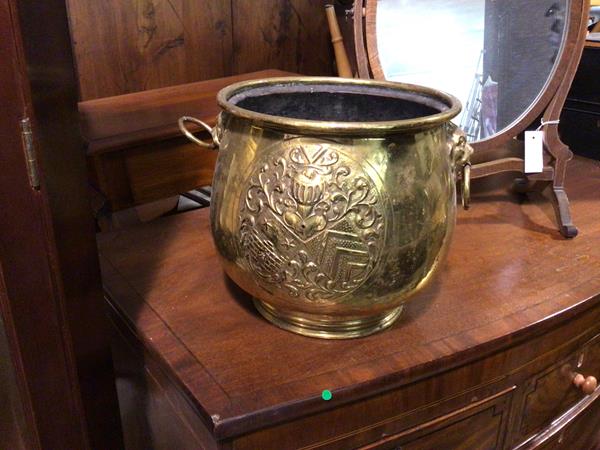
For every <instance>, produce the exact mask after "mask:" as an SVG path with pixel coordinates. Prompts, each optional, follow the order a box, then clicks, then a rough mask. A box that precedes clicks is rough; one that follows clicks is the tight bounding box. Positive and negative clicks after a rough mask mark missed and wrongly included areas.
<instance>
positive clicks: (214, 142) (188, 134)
mask: <svg viewBox="0 0 600 450" xmlns="http://www.w3.org/2000/svg"><path fill="white" fill-rule="evenodd" d="M186 122H192V123H195V124H196V125H200V126H201V127H202V128H204V129H205V130H206V131H208V132H209V133H210V136H211V138H212V141H211V142H206V141H203V140H201V139H198V138H197V137H196V136H194V135H193V133H192V132H191V131H190V130H188V129H187V128H186V126H185V123H186ZM177 124H178V125H179V129H180V130H181V132H182V133H183V134H184V135H185V137H187V138H188V139H189V140H190V141H192V142H193V143H194V144H197V145H199V146H200V147H205V148H210V149H215V148H218V147H219V140H218V139H217V138H216V136H215V133H214V130H213V128H212V127H210V126H209V125H207V124H206V123H205V122H202V121H201V120H200V119H196V118H195V117H189V116H183V117H180V118H179V120H178V121H177Z"/></svg>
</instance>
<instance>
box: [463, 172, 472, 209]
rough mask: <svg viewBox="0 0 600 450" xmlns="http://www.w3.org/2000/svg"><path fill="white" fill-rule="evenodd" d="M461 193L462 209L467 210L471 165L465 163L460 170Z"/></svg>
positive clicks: (469, 198)
mask: <svg viewBox="0 0 600 450" xmlns="http://www.w3.org/2000/svg"><path fill="white" fill-rule="evenodd" d="M461 185H462V193H461V200H462V206H463V208H464V209H465V210H466V209H469V207H470V206H471V163H470V162H467V163H466V164H465V165H463V168H462V182H461Z"/></svg>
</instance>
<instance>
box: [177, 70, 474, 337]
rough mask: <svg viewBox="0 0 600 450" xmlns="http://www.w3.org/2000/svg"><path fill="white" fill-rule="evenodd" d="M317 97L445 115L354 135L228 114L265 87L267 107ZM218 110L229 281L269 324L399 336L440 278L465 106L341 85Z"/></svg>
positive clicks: (430, 93) (463, 159)
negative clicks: (409, 106) (393, 97)
mask: <svg viewBox="0 0 600 450" xmlns="http://www.w3.org/2000/svg"><path fill="white" fill-rule="evenodd" d="M311 85H314V86H317V85H319V86H323V85H332V86H336V87H339V86H342V87H343V89H346V88H348V89H351V92H353V91H352V89H362V88H365V89H367V91H368V90H369V89H374V88H378V87H379V88H381V87H385V88H386V89H388V88H392V89H394V90H398V91H401V93H402V94H403V93H406V94H407V98H410V99H411V101H417V100H415V98H419V97H418V96H417V97H415V96H412V97H411V94H414V93H421V94H424V95H426V96H427V98H430V99H431V102H433V103H436V102H437V103H436V104H438V105H445V106H444V107H443V108H441V110H440V111H439V112H437V113H435V114H431V115H428V116H426V117H416V118H411V119H405V120H397V121H388V122H364V123H357V122H326V121H312V120H301V119H295V118H290V117H279V116H270V115H267V114H260V113H257V112H254V111H250V110H247V109H243V108H240V107H239V106H237V105H236V104H234V102H232V101H231V98H232V97H235V96H236V95H240V93H242V94H243V93H245V92H250V93H252V90H255V89H257V88H258V89H264V88H267V91H265V92H263V91H261V95H269V92H273V90H274V91H275V92H278V93H285V92H286V90H290V91H291V90H294V89H304V88H307V87H308V88H310V87H311ZM271 88H272V89H273V90H268V89H271ZM218 101H219V104H220V105H221V107H222V108H223V110H224V111H223V112H222V113H221V115H220V117H219V120H218V125H217V126H216V127H215V130H213V131H212V132H211V134H212V135H213V137H215V138H217V139H218V140H219V142H220V144H219V150H220V152H219V157H218V161H217V166H216V171H215V177H214V182H213V198H212V205H211V225H212V232H213V237H214V240H215V244H216V246H217V249H218V251H219V254H220V255H221V258H222V262H223V266H224V268H225V271H226V273H227V274H228V275H229V277H231V279H233V281H235V282H236V283H237V284H238V285H239V286H241V287H242V288H243V289H244V290H245V291H247V292H249V293H250V294H251V295H252V296H254V297H255V299H256V301H255V302H256V305H257V309H258V310H259V311H260V312H261V314H262V315H263V316H264V317H265V318H267V319H268V320H269V321H271V322H273V323H274V324H276V325H278V326H280V327H282V328H285V329H288V330H290V331H294V332H296V333H300V334H304V335H308V336H313V337H321V338H351V337H358V336H365V335H367V334H371V333H373V332H376V331H378V330H381V329H383V328H385V327H387V326H389V325H391V324H392V323H393V322H394V320H395V319H396V318H397V317H398V316H399V315H400V312H401V310H402V307H403V304H404V303H405V302H406V301H407V300H408V298H409V297H410V296H411V295H413V294H414V293H415V292H417V291H418V290H419V289H421V288H422V287H423V286H424V285H425V284H426V283H427V282H428V281H429V280H430V279H431V277H432V276H433V274H434V273H435V272H436V269H437V267H438V266H439V264H440V262H441V261H442V260H443V258H444V255H445V254H446V251H447V248H448V244H449V242H450V238H451V235H452V232H453V229H454V224H455V215H456V177H457V172H458V171H460V170H463V167H466V166H467V165H468V161H469V156H470V154H471V149H470V147H469V146H468V145H467V144H466V140H465V139H464V135H463V134H461V132H460V130H458V129H457V128H456V126H454V125H452V124H451V123H450V122H449V121H450V119H451V118H452V117H453V116H455V115H456V114H457V113H458V112H459V110H460V104H459V102H458V101H457V100H456V99H455V98H453V97H451V96H448V95H446V94H442V93H438V92H436V91H434V90H431V89H427V88H422V87H416V86H411V85H403V84H396V83H388V82H376V81H366V80H347V79H339V78H295V79H271V80H259V81H253V82H244V83H239V84H236V85H232V86H230V87H228V88H226V89H224V90H223V91H221V92H220V93H219V95H218ZM427 101H429V100H427ZM373 107H374V108H376V107H377V104H376V103H375V102H374V104H373ZM183 122H184V121H182V122H180V126H181V127H182V131H183V130H185V126H184V124H183ZM202 144H204V146H206V144H207V143H205V142H202ZM466 170H467V172H463V179H465V175H468V169H466ZM466 178H467V179H466V181H467V182H468V177H466ZM465 194H467V195H468V188H467V189H464V190H463V195H465ZM466 201H467V204H468V198H467V199H466Z"/></svg>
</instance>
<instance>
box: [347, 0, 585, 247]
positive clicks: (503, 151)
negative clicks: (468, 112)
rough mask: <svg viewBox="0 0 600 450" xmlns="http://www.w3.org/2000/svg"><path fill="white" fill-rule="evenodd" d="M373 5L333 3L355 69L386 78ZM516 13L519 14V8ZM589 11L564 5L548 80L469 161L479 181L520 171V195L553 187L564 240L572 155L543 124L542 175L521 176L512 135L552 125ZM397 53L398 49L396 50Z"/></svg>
mask: <svg viewBox="0 0 600 450" xmlns="http://www.w3.org/2000/svg"><path fill="white" fill-rule="evenodd" d="M377 1H378V0H354V2H353V6H352V7H351V6H350V5H349V3H350V2H348V1H344V0H337V2H338V10H339V11H340V14H342V15H343V16H346V17H353V22H354V26H353V28H352V30H350V28H349V27H348V26H346V27H342V30H343V31H346V33H348V32H350V31H351V32H352V38H351V39H348V41H349V42H350V45H351V47H350V48H351V53H353V54H354V55H355V57H354V58H352V60H354V61H355V62H356V70H355V71H356V73H357V75H358V76H359V77H361V78H375V79H384V78H385V74H384V72H383V68H382V65H381V62H380V60H379V53H378V47H377V25H376V19H377ZM516 11H517V14H518V8H517V9H516ZM588 11H589V0H578V1H571V2H569V8H568V11H567V12H566V13H565V30H564V43H563V44H564V45H563V46H562V52H561V53H560V54H559V55H558V57H557V62H556V67H555V70H554V71H553V73H552V76H551V78H550V79H549V80H548V82H547V83H546V84H545V86H544V88H543V89H542V90H541V92H540V94H539V96H538V97H537V98H536V99H535V101H534V102H533V103H532V104H531V106H530V108H528V109H527V110H526V111H524V112H523V114H522V115H521V116H520V117H518V119H517V120H515V121H514V122H513V123H512V124H511V125H510V126H508V127H507V128H505V129H503V130H501V131H500V132H499V133H496V134H494V135H492V136H491V137H489V138H486V139H483V140H478V141H475V142H472V143H471V145H472V146H473V148H474V150H475V154H474V155H473V157H472V158H471V162H472V163H473V166H472V169H471V178H473V179H475V178H483V177H487V176H490V175H493V174H496V173H501V172H513V173H514V172H520V173H521V174H522V177H523V178H522V179H519V180H517V183H516V184H515V187H516V188H517V189H519V190H521V191H528V190H532V189H537V188H539V187H540V186H545V185H552V192H553V195H552V197H551V200H552V203H553V204H554V205H555V212H556V219H557V224H558V226H559V229H560V231H561V233H562V235H563V236H565V237H567V238H572V237H575V236H576V235H577V228H576V227H575V225H574V224H573V221H572V219H571V214H570V210H569V200H568V197H567V194H566V191H565V189H564V181H565V174H566V166H567V164H568V162H569V160H570V159H571V158H572V156H573V154H572V152H571V151H570V150H569V148H568V147H567V146H566V145H565V144H564V143H563V142H562V141H561V140H560V137H559V134H558V127H557V126H556V124H554V125H546V126H544V127H543V130H544V150H545V151H544V169H543V171H542V172H541V173H534V174H524V145H523V142H522V141H521V140H518V139H516V137H517V136H519V135H520V134H521V133H522V132H523V131H524V130H526V129H527V128H528V127H531V125H532V124H533V123H534V122H536V123H535V127H537V126H538V125H539V124H540V122H539V120H540V119H542V120H543V122H553V121H555V120H557V119H558V118H559V117H560V113H561V110H562V107H563V104H564V102H565V99H566V96H567V93H568V90H569V87H570V85H571V81H572V80H573V77H574V75H575V71H576V69H577V64H578V63H579V59H580V57H581V52H582V50H583V45H584V42H585V34H586V33H587V22H588ZM520 17H521V16H520ZM523 17H524V16H523ZM525 26H527V25H525ZM505 31H506V30H505ZM506 32H507V33H509V32H508V31H506ZM513 50H514V49H513ZM398 51H402V50H401V47H399V49H398ZM509 54H510V55H513V54H515V55H518V52H516V53H515V51H513V53H509ZM530 59H531V58H530ZM535 127H534V128H535Z"/></svg>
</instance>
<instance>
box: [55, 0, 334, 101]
mask: <svg viewBox="0 0 600 450" xmlns="http://www.w3.org/2000/svg"><path fill="white" fill-rule="evenodd" d="M67 5H68V7H69V19H70V28H71V35H72V41H73V48H74V53H75V58H76V62H77V64H76V66H77V73H78V77H79V87H80V94H81V99H82V100H89V99H93V98H99V97H108V96H113V95H119V94H125V93H130V92H137V91H142V90H146V89H153V88H159V87H165V86H172V85H177V84H183V83H189V82H194V81H200V80H208V79H213V78H220V77H225V76H230V75H235V74H240V73H244V72H252V71H256V70H262V69H267V68H274V69H282V70H290V71H293V72H300V73H306V74H319V75H331V74H333V63H332V62H333V56H332V55H333V53H332V50H331V48H330V47H331V44H330V41H329V34H328V30H327V23H326V20H325V11H324V9H323V6H324V3H323V1H322V0H276V1H273V0H228V1H222V0H201V1H195V0H164V1H162V0H134V1H125V0H107V1H95V0H67Z"/></svg>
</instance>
